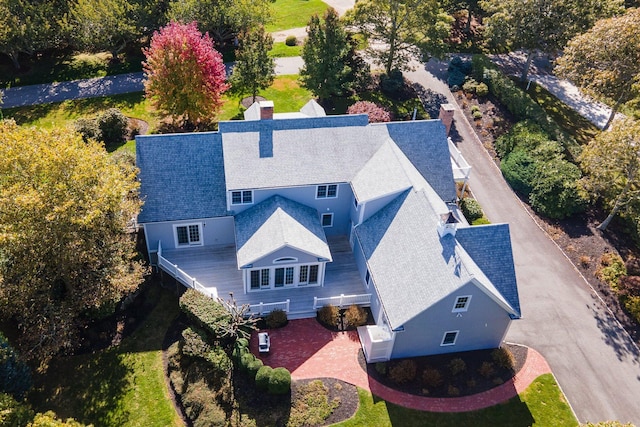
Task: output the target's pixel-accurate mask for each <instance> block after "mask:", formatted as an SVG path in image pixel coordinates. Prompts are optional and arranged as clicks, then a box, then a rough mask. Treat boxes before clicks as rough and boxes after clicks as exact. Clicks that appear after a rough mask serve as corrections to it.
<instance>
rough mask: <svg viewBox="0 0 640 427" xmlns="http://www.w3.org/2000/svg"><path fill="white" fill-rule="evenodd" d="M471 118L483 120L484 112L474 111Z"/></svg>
mask: <svg viewBox="0 0 640 427" xmlns="http://www.w3.org/2000/svg"><path fill="white" fill-rule="evenodd" d="M471 116H472V117H473V118H474V119H475V120H479V119H481V118H482V111H480V110H478V111H474V112H473V113H471Z"/></svg>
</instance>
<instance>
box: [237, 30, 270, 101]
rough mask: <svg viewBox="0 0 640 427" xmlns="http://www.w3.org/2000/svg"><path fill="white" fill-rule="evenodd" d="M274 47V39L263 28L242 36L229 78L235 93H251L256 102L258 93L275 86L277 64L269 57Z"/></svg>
mask: <svg viewBox="0 0 640 427" xmlns="http://www.w3.org/2000/svg"><path fill="white" fill-rule="evenodd" d="M272 47H273V37H271V34H269V33H267V32H266V31H265V30H264V27H262V26H259V27H257V28H256V29H254V30H251V31H248V32H244V33H242V34H241V35H240V49H239V50H238V52H237V53H236V64H235V66H234V67H233V72H232V74H231V77H230V78H229V83H230V84H231V89H232V90H233V91H234V92H236V93H239V94H245V93H250V94H251V96H252V97H253V102H256V96H258V92H259V91H260V90H262V89H266V88H268V87H269V86H271V85H272V84H273V80H274V79H275V77H276V72H275V62H274V61H273V58H271V57H270V56H269V51H270V50H271V48H272Z"/></svg>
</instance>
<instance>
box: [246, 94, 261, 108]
mask: <svg viewBox="0 0 640 427" xmlns="http://www.w3.org/2000/svg"><path fill="white" fill-rule="evenodd" d="M266 100H267V98H265V97H263V96H260V95H258V96H256V101H255V102H260V101H266ZM240 104H241V105H242V106H243V107H244V108H249V107H251V106H252V105H253V96H247V97H246V98H242V101H240Z"/></svg>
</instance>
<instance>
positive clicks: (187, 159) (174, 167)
mask: <svg viewBox="0 0 640 427" xmlns="http://www.w3.org/2000/svg"><path fill="white" fill-rule="evenodd" d="M136 163H137V166H138V168H139V169H140V174H139V176H138V178H139V180H140V196H141V198H142V200H143V202H144V205H143V206H142V211H141V212H140V215H138V222H140V223H145V222H157V221H173V220H180V219H192V218H211V217H217V216H223V215H226V209H227V201H226V192H225V191H226V190H225V182H224V164H223V162H222V140H221V138H220V135H219V134H217V133H212V132H206V133H193V134H170V135H145V136H138V137H136Z"/></svg>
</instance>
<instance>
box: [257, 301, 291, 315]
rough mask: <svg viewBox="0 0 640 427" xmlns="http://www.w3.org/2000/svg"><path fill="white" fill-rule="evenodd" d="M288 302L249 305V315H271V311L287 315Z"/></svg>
mask: <svg viewBox="0 0 640 427" xmlns="http://www.w3.org/2000/svg"><path fill="white" fill-rule="evenodd" d="M290 302H291V300H286V301H278V302H266V303H263V302H260V303H258V304H251V305H250V306H249V314H255V315H258V316H262V315H263V314H269V313H271V312H272V311H273V310H282V311H284V312H285V313H288V312H289V304H290Z"/></svg>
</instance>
